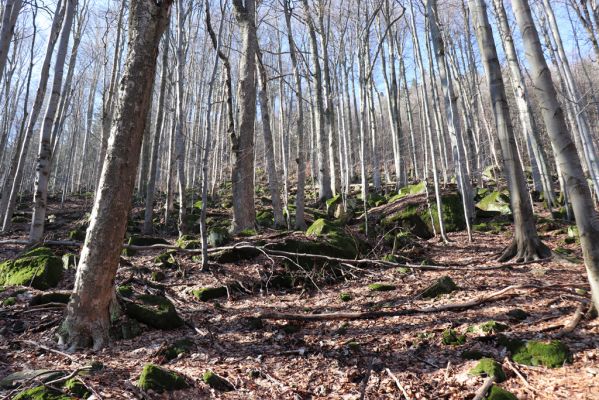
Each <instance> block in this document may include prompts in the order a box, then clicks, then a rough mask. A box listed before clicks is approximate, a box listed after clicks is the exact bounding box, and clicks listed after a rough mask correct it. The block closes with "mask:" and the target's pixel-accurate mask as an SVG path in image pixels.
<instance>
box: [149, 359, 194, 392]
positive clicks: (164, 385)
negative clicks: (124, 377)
mask: <svg viewBox="0 0 599 400" xmlns="http://www.w3.org/2000/svg"><path fill="white" fill-rule="evenodd" d="M137 385H138V386H139V387H140V388H141V389H142V390H150V389H151V390H154V391H156V392H164V391H172V390H179V389H185V388H187V387H188V386H189V385H188V384H187V382H186V381H185V378H184V377H183V376H181V375H179V374H177V373H176V372H172V371H169V370H166V369H164V368H160V367H159V366H157V365H154V364H146V365H145V366H144V368H143V370H142V372H141V375H140V376H139V381H138V382H137Z"/></svg>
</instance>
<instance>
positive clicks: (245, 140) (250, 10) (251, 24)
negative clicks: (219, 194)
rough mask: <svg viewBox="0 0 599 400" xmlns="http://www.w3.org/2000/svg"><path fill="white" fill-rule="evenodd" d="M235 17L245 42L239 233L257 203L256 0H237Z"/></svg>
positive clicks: (236, 203) (237, 163) (235, 149)
mask: <svg viewBox="0 0 599 400" xmlns="http://www.w3.org/2000/svg"><path fill="white" fill-rule="evenodd" d="M244 3H245V4H244ZM233 6H234V9H235V18H236V19H237V22H238V23H239V26H240V29H241V37H242V46H241V56H240V60H239V80H238V84H237V117H238V127H239V129H238V130H237V131H238V134H237V135H235V134H233V135H231V154H232V157H233V160H232V161H233V168H232V171H231V181H232V189H233V226H232V229H231V230H232V231H233V232H235V233H237V232H241V231H243V230H245V229H253V228H254V226H255V224H256V209H255V205H254V121H255V119H256V43H257V38H256V23H255V18H256V15H255V14H256V2H255V0H246V1H245V2H244V1H242V0H233Z"/></svg>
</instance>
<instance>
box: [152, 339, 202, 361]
mask: <svg viewBox="0 0 599 400" xmlns="http://www.w3.org/2000/svg"><path fill="white" fill-rule="evenodd" d="M193 348H194V341H193V339H191V338H183V339H179V340H177V341H175V342H173V343H171V344H170V345H168V346H167V347H165V348H163V349H162V350H161V351H160V352H158V354H157V356H158V357H160V358H162V359H163V360H164V362H166V361H171V360H174V359H175V358H177V357H179V356H181V355H183V354H186V353H189V352H190V351H191V350H192V349H193Z"/></svg>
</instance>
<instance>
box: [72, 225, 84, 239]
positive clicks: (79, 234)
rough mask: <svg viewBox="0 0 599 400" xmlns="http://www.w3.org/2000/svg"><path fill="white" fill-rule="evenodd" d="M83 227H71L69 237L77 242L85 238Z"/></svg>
mask: <svg viewBox="0 0 599 400" xmlns="http://www.w3.org/2000/svg"><path fill="white" fill-rule="evenodd" d="M85 231H86V228H85V227H79V228H77V229H73V230H72V231H70V232H69V239H70V240H74V241H77V242H82V241H84V240H85Z"/></svg>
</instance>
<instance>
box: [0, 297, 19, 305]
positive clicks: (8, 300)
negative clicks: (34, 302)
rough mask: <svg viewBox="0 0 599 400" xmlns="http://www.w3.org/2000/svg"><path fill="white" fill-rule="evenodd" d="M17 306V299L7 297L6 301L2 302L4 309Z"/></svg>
mask: <svg viewBox="0 0 599 400" xmlns="http://www.w3.org/2000/svg"><path fill="white" fill-rule="evenodd" d="M15 304H17V298H16V297H7V298H5V299H4V300H2V305H3V306H4V307H10V306H14V305H15Z"/></svg>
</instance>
